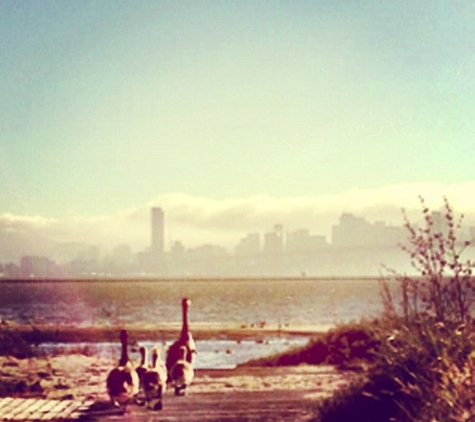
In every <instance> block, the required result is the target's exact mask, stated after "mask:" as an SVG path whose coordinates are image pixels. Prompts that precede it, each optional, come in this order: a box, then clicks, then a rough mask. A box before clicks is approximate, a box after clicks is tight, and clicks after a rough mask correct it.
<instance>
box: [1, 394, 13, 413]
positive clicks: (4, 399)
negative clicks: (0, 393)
mask: <svg viewBox="0 0 475 422" xmlns="http://www.w3.org/2000/svg"><path fill="white" fill-rule="evenodd" d="M12 400H13V398H11V397H5V398H3V399H0V411H1V410H2V408H4V407H5V406H6V405H7V404H8V403H10V402H11V401H12Z"/></svg>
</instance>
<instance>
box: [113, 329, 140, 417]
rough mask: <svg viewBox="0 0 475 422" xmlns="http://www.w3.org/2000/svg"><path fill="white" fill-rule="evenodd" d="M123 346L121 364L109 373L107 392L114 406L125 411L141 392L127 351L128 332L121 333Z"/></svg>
mask: <svg viewBox="0 0 475 422" xmlns="http://www.w3.org/2000/svg"><path fill="white" fill-rule="evenodd" d="M120 342H121V345H122V350H121V356H120V360H119V364H118V365H117V366H116V367H115V368H114V369H112V370H111V371H110V372H109V375H108V376H107V380H106V386H107V392H108V394H109V397H110V400H111V402H112V403H113V404H114V406H118V407H123V408H124V410H125V408H126V406H127V404H128V403H129V401H130V399H132V397H134V396H135V395H136V394H137V393H138V392H139V377H138V375H137V372H136V370H135V369H134V367H133V365H132V363H131V362H130V360H129V355H128V351H127V331H125V330H122V331H121V332H120Z"/></svg>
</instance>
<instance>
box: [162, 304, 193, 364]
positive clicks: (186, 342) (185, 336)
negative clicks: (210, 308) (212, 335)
mask: <svg viewBox="0 0 475 422" xmlns="http://www.w3.org/2000/svg"><path fill="white" fill-rule="evenodd" d="M190 304H191V301H190V300H189V299H187V298H183V299H182V301H181V307H182V327H181V333H180V337H179V338H178V340H177V341H175V342H174V343H173V344H172V345H171V346H170V347H169V348H168V351H167V358H166V365H167V370H168V372H169V373H170V371H171V369H172V368H173V365H175V363H176V362H177V361H178V359H180V348H181V347H182V346H185V347H186V360H187V361H188V362H190V363H193V358H194V355H195V354H196V353H197V352H196V344H195V341H194V340H193V336H192V335H191V333H190V331H189V329H188V307H189V306H190Z"/></svg>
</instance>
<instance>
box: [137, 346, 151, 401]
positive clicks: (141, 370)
mask: <svg viewBox="0 0 475 422" xmlns="http://www.w3.org/2000/svg"><path fill="white" fill-rule="evenodd" d="M139 353H140V364H139V365H138V366H137V367H136V368H135V370H136V372H137V375H138V377H139V393H138V394H137V396H136V397H135V403H136V404H138V405H140V406H143V405H144V404H145V397H144V395H145V392H144V386H143V376H144V374H145V372H147V370H148V369H150V365H149V364H148V353H147V348H146V347H144V346H140V348H139Z"/></svg>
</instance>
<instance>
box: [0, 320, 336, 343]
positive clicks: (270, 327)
mask: <svg viewBox="0 0 475 422" xmlns="http://www.w3.org/2000/svg"><path fill="white" fill-rule="evenodd" d="M331 327H333V325H329V324H328V325H323V324H320V325H318V324H298V325H286V326H281V325H279V324H265V325H255V324H249V325H247V324H242V325H238V324H230V323H193V324H191V326H190V329H191V331H192V333H193V336H194V337H195V339H199V340H211V339H227V340H235V341H240V340H245V339H256V340H259V339H263V338H266V337H279V336H280V337H295V336H303V337H313V336H316V335H318V334H322V333H324V332H326V331H328V330H329V329H330V328H331ZM0 329H1V330H2V331H5V332H8V331H9V332H17V333H21V334H22V336H23V337H24V338H25V339H26V340H27V341H28V342H31V343H82V342H89V343H98V342H117V341H118V340H117V339H118V332H119V331H120V330H121V329H125V330H127V331H128V332H129V334H130V337H131V339H133V340H135V341H143V340H170V339H173V338H175V337H176V336H177V334H178V333H179V332H180V329H181V323H178V322H177V323H175V322H170V323H162V324H125V325H120V326H84V327H83V326H77V325H52V324H19V323H12V322H8V323H7V324H6V325H4V326H3V327H2V328H0Z"/></svg>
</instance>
